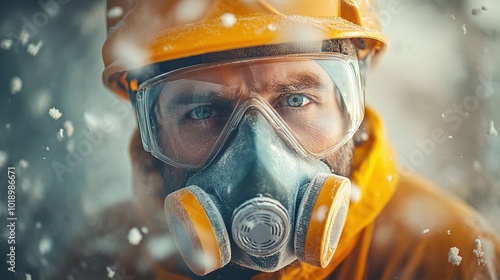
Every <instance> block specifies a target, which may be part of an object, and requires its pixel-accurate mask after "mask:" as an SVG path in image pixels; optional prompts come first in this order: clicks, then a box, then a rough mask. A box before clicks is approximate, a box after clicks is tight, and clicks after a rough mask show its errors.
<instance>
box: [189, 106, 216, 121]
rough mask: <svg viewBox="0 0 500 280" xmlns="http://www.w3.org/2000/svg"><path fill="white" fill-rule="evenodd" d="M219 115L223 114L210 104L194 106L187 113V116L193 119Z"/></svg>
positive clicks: (204, 118)
mask: <svg viewBox="0 0 500 280" xmlns="http://www.w3.org/2000/svg"><path fill="white" fill-rule="evenodd" d="M220 115H223V112H222V111H220V110H217V109H216V108H214V107H212V106H210V105H203V106H199V107H196V108H194V109H193V110H191V111H190V112H189V113H188V116H189V117H190V118H191V119H194V120H206V119H209V118H213V117H217V116H220Z"/></svg>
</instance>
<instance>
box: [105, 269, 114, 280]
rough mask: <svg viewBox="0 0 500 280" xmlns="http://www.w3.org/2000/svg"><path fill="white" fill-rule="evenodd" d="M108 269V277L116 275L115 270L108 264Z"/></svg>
mask: <svg viewBox="0 0 500 280" xmlns="http://www.w3.org/2000/svg"><path fill="white" fill-rule="evenodd" d="M106 270H107V271H108V278H111V279H112V278H113V277H115V271H114V270H113V269H112V268H111V267H109V266H106Z"/></svg>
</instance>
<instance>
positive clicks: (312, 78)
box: [271, 72, 326, 92]
mask: <svg viewBox="0 0 500 280" xmlns="http://www.w3.org/2000/svg"><path fill="white" fill-rule="evenodd" d="M325 86H326V85H325V83H323V82H322V79H321V77H319V76H318V75H317V74H314V73H312V72H300V73H293V74H291V75H289V76H287V77H286V80H285V81H279V82H278V83H275V84H272V85H271V90H272V92H290V91H296V90H301V89H308V88H318V89H321V88H324V87H325Z"/></svg>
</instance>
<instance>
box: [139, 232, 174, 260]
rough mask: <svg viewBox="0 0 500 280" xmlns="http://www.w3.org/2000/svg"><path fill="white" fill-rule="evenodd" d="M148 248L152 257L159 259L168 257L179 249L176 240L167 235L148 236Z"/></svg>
mask: <svg viewBox="0 0 500 280" xmlns="http://www.w3.org/2000/svg"><path fill="white" fill-rule="evenodd" d="M146 248H147V250H148V252H149V254H150V255H151V257H153V259H155V260H157V261H161V260H164V259H166V258H168V257H169V256H171V255H172V254H175V252H176V250H177V249H176V247H175V243H174V240H173V239H172V238H168V237H165V236H162V237H153V238H148V240H147V243H146Z"/></svg>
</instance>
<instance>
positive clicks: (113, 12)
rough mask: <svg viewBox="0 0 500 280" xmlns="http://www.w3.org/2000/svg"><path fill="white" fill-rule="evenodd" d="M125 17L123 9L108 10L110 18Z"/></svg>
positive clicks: (117, 7)
mask: <svg viewBox="0 0 500 280" xmlns="http://www.w3.org/2000/svg"><path fill="white" fill-rule="evenodd" d="M122 15H123V8H122V7H119V6H116V7H113V8H111V9H109V10H108V18H119V17H121V16H122Z"/></svg>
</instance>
